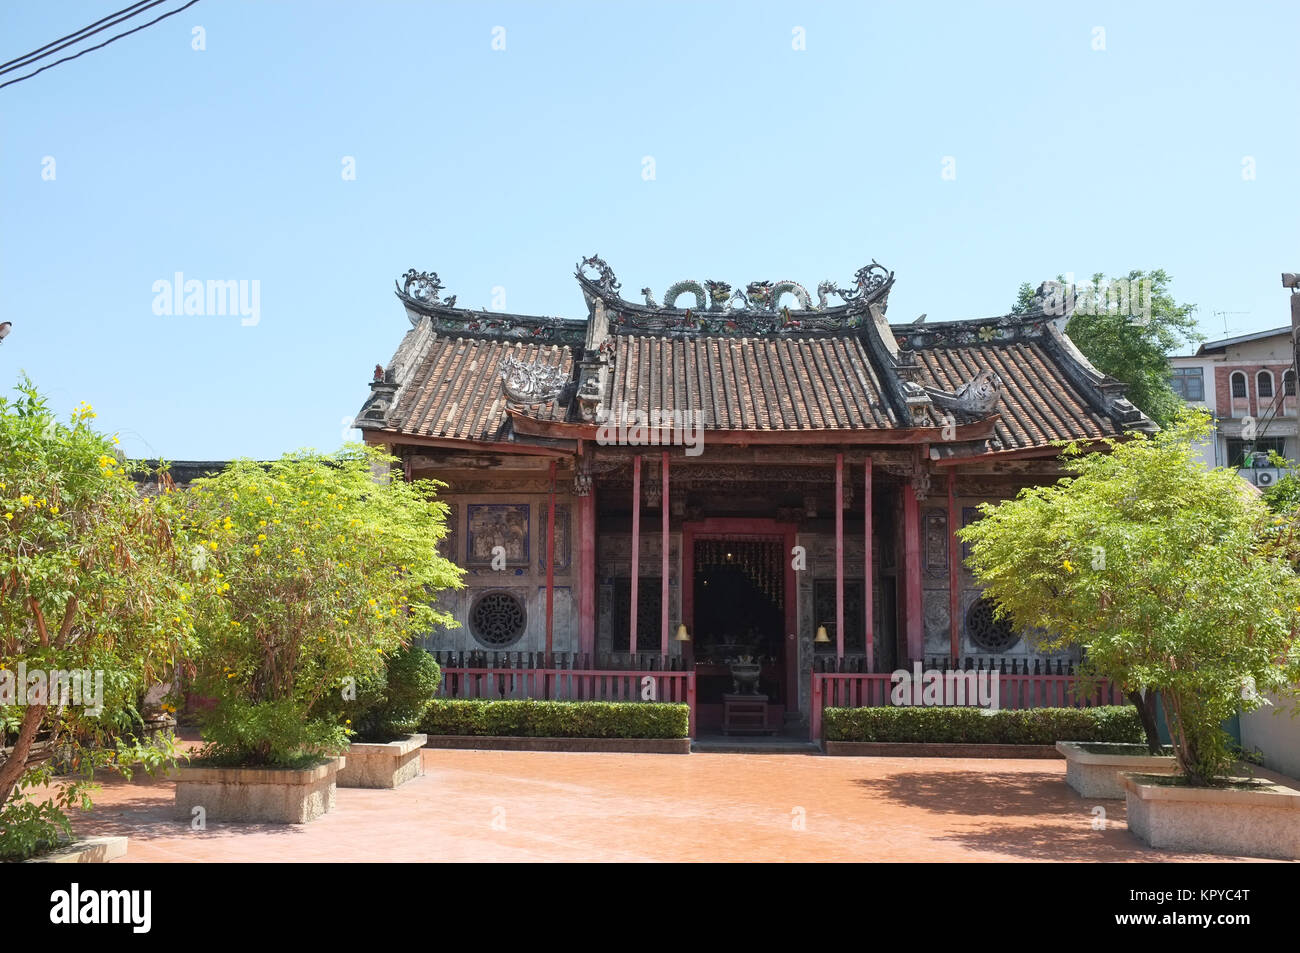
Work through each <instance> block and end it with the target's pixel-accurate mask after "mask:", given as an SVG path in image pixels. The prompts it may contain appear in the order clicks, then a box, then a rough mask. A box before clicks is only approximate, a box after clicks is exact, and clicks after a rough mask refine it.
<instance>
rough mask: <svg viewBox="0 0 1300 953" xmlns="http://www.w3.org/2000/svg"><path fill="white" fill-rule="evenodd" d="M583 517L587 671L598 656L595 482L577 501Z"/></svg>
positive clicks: (582, 631) (582, 636)
mask: <svg viewBox="0 0 1300 953" xmlns="http://www.w3.org/2000/svg"><path fill="white" fill-rule="evenodd" d="M578 512H579V513H580V514H581V517H582V521H581V527H582V528H581V530H580V531H581V533H582V536H581V543H580V544H579V545H580V546H581V547H582V581H581V583H580V585H581V587H582V588H581V590H580V594H579V596H578V611H579V613H581V618H580V619H579V621H578V649H579V651H581V652H582V653H584V654H585V655H587V656H589V658H588V660H587V662H586V663H584V667H589V666H590V664H591V661H590V656H594V655H595V654H596V485H595V482H594V481H593V482H592V484H591V487H590V488H589V489H588V490H587V495H586V496H583V497H579V498H578Z"/></svg>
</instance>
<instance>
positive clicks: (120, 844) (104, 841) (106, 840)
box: [23, 837, 126, 864]
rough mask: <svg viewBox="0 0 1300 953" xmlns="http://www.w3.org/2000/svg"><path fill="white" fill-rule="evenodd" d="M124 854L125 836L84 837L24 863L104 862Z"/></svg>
mask: <svg viewBox="0 0 1300 953" xmlns="http://www.w3.org/2000/svg"><path fill="white" fill-rule="evenodd" d="M125 856H126V838H125V837H86V838H83V839H82V840H77V841H73V842H72V843H71V844H68V845H67V846H65V847H60V848H58V849H57V850H52V851H50V852H49V853H48V854H41V855H40V856H39V857H32V858H30V859H28V860H25V861H23V863H24V864H106V863H108V862H109V861H110V860H117V858H119V857H125Z"/></svg>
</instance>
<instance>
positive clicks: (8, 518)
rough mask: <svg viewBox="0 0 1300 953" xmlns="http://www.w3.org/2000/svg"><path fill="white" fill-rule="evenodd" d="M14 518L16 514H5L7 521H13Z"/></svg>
mask: <svg viewBox="0 0 1300 953" xmlns="http://www.w3.org/2000/svg"><path fill="white" fill-rule="evenodd" d="M13 518H14V514H12V513H6V514H5V519H7V520H12V519H13Z"/></svg>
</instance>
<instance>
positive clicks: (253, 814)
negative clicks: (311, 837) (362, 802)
mask: <svg viewBox="0 0 1300 953" xmlns="http://www.w3.org/2000/svg"><path fill="white" fill-rule="evenodd" d="M346 760H347V759H346V758H342V757H339V758H331V759H330V760H329V761H328V762H326V763H325V764H322V765H319V766H317V767H314V768H303V769H301V770H289V769H286V768H208V767H179V768H176V769H175V770H174V771H173V772H172V775H171V777H172V780H174V781H175V782H176V807H175V814H174V816H175V817H176V818H177V819H178V820H185V821H188V820H190V819H191V818H192V817H193V816H194V813H193V811H194V808H196V807H201V808H203V810H204V812H205V815H204V816H205V817H206V819H207V820H209V821H270V822H271V823H274V824H306V823H307V822H308V821H312V820H315V819H316V818H318V817H320V816H321V815H322V814H324V813H325V812H327V811H331V810H333V809H334V793H335V778H336V777H337V775H338V773H339V771H340V770H341V769H342V768H343V766H344V764H345V763H346Z"/></svg>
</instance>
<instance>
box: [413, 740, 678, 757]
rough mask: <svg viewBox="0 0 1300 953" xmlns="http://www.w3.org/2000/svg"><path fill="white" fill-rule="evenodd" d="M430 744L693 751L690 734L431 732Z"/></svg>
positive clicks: (521, 748) (472, 747)
mask: <svg viewBox="0 0 1300 953" xmlns="http://www.w3.org/2000/svg"><path fill="white" fill-rule="evenodd" d="M427 746H428V747H430V748H460V749H462V750H464V749H470V750H486V751H571V752H590V751H617V752H625V753H629V754H690V753H691V739H690V738H519V737H513V736H506V735H429V740H428V742H427Z"/></svg>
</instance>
